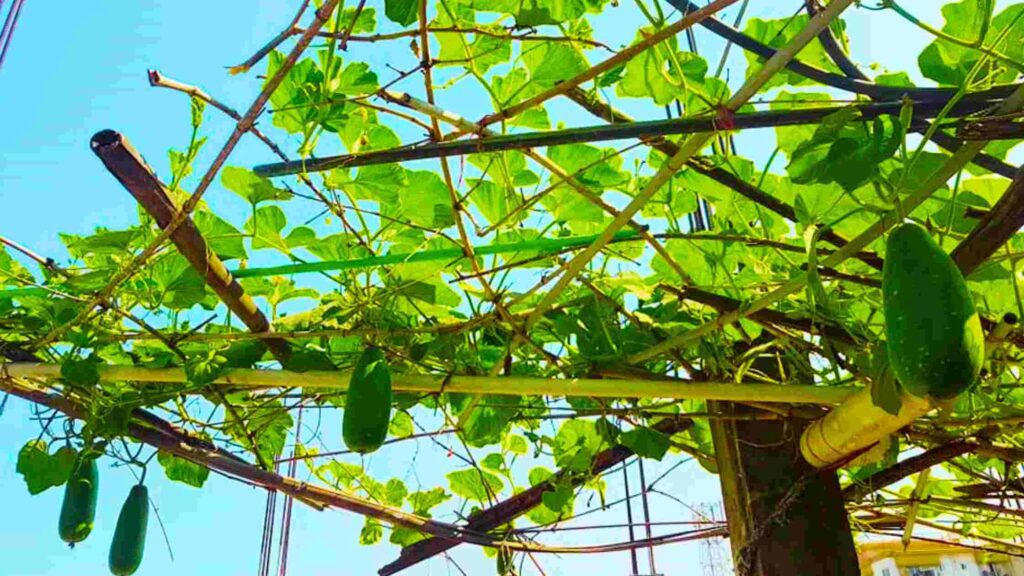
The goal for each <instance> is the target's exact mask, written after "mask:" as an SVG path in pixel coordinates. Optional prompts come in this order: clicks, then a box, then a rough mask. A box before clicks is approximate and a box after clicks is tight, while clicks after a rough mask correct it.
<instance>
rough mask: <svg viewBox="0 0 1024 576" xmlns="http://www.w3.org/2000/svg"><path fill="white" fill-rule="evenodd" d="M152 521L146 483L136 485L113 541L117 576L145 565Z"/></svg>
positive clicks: (112, 563)
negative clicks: (149, 528)
mask: <svg viewBox="0 0 1024 576" xmlns="http://www.w3.org/2000/svg"><path fill="white" fill-rule="evenodd" d="M148 523H149V490H148V489H147V488H146V487H145V486H144V485H142V484H136V485H135V486H132V490H131V492H129V493H128V498H127V499H126V500H125V501H124V505H123V506H121V514H120V515H119V516H118V517H117V527H116V528H115V529H114V540H113V541H112V542H111V544H110V557H109V566H110V573H111V574H114V576H131V575H132V574H134V573H135V571H136V570H138V569H139V566H140V565H141V564H142V555H143V552H145V549H146V525H147V524H148Z"/></svg>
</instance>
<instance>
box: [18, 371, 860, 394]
mask: <svg viewBox="0 0 1024 576" xmlns="http://www.w3.org/2000/svg"><path fill="white" fill-rule="evenodd" d="M98 370H99V373H100V379H101V380H103V381H108V382H110V381H114V382H125V381H128V382H135V383H136V384H137V385H139V386H147V385H149V384H161V383H162V384H173V383H184V382H187V381H188V379H187V378H186V377H185V370H184V369H182V368H149V367H143V366H114V365H109V364H105V365H100V366H99V367H98ZM2 376H7V377H12V378H37V379H38V378H42V379H57V378H60V377H61V375H60V364H42V363H32V362H14V363H10V364H0V377H2ZM348 380H349V372H347V371H332V372H327V371H312V370H311V371H309V372H291V371H288V370H249V369H241V368H238V369H233V370H228V371H226V372H224V373H223V374H221V375H220V376H218V377H217V379H215V380H214V381H213V382H212V384H220V385H226V386H232V387H236V388H249V389H266V388H300V387H301V388H310V389H313V388H319V389H330V390H338V391H341V390H345V389H347V388H348ZM392 385H393V388H394V389H395V391H398V392H419V393H426V394H430V393H441V392H460V393H470V394H497V395H505V396H538V395H540V396H566V397H593V398H623V397H629V398H662V399H668V398H679V399H686V398H693V399H712V400H732V401H736V402H778V403H795V404H839V403H841V402H843V401H844V400H846V399H847V398H849V397H850V396H851V395H853V394H855V393H856V392H857V391H858V390H860V388H857V387H854V386H807V385H802V384H801V385H787V384H763V383H749V384H745V383H736V382H731V381H724V382H695V381H692V380H674V379H664V380H645V379H639V378H624V379H593V378H568V379H554V378H531V377H525V376H459V375H453V376H446V375H444V374H394V375H393V376H392Z"/></svg>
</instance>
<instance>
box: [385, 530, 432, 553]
mask: <svg viewBox="0 0 1024 576" xmlns="http://www.w3.org/2000/svg"><path fill="white" fill-rule="evenodd" d="M429 537H430V536H428V535H427V534H424V533H423V532H420V531H419V530H413V529H412V528H406V527H404V526H396V527H395V528H392V529H391V538H389V539H388V541H389V542H391V543H392V544H397V545H399V546H401V547H403V548H405V547H406V546H412V545H413V544H415V543H417V542H419V541H421V540H426V539H427V538H429Z"/></svg>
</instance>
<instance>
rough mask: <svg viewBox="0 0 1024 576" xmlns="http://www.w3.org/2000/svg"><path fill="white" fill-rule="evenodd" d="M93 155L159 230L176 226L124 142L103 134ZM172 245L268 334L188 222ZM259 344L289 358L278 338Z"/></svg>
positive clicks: (166, 200)
mask: <svg viewBox="0 0 1024 576" xmlns="http://www.w3.org/2000/svg"><path fill="white" fill-rule="evenodd" d="M91 145H92V150H93V152H95V153H96V156H98V157H99V159H100V160H101V161H102V162H103V165H104V166H106V168H107V170H109V171H110V173H111V174H113V176H114V177H115V178H117V180H118V181H119V182H120V183H121V185H122V186H124V187H125V189H127V190H128V192H130V193H131V195H132V196H134V197H135V199H136V200H137V201H138V202H139V204H141V205H142V207H143V208H145V209H146V212H148V213H149V215H150V216H152V217H153V219H154V220H156V223H157V225H158V226H160V228H161V229H167V227H168V226H170V225H171V223H172V221H173V220H174V216H175V214H177V212H178V207H177V206H176V205H175V204H174V201H173V200H171V197H170V195H169V194H168V192H167V189H166V188H165V187H164V185H163V183H161V182H160V180H159V179H158V178H157V177H156V175H155V174H154V173H153V171H152V170H151V169H150V168H149V166H148V165H146V161H145V160H143V159H142V156H141V155H140V154H139V153H138V151H136V150H135V148H134V147H133V146H132V145H131V143H130V142H128V140H127V139H126V138H125V137H124V136H122V135H121V134H120V133H118V132H115V131H113V130H102V131H100V132H97V133H96V134H95V135H94V136H93V137H92V142H91ZM170 237H171V241H172V242H174V245H175V246H176V247H177V248H178V251H179V252H180V253H181V255H182V256H184V257H185V259H186V260H188V262H189V264H191V265H192V267H193V268H194V269H195V270H196V272H198V273H199V275H200V276H202V277H203V280H204V281H205V282H206V284H207V286H209V287H210V288H212V289H213V291H214V292H216V293H217V296H219V297H220V299H221V300H222V301H223V302H224V304H226V305H227V307H228V309H230V310H231V311H232V312H234V313H235V315H236V316H238V318H239V319H240V320H241V321H242V322H243V323H245V325H246V326H247V327H248V328H249V330H251V331H253V332H268V331H270V322H269V321H267V318H266V316H264V315H263V313H262V312H260V310H259V308H257V307H256V303H255V302H253V300H252V298H251V297H249V295H248V294H246V293H245V290H244V289H242V286H241V285H239V284H238V282H237V281H236V280H235V279H234V278H233V277H232V276H231V273H230V272H228V269H227V268H226V267H225V266H224V262H223V261H221V259H220V258H219V257H217V255H216V254H214V253H213V251H212V250H211V249H210V247H209V245H207V243H206V240H204V239H203V236H202V235H201V234H200V233H199V229H198V228H196V226H195V223H193V222H192V219H191V218H190V217H186V218H185V220H184V222H182V224H181V225H180V226H179V227H178V228H177V229H175V230H174V232H172V233H171V236H170ZM263 342H264V343H265V344H266V345H267V348H269V349H270V351H271V353H273V354H274V357H275V358H277V359H278V360H280V361H282V362H283V361H285V360H287V358H288V356H289V351H290V350H289V348H288V343H287V342H286V341H285V340H282V339H279V338H267V339H264V340H263Z"/></svg>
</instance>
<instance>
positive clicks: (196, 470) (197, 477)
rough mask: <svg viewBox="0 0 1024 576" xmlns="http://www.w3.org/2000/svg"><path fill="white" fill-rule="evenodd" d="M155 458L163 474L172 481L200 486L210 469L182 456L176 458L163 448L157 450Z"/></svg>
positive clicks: (207, 476)
mask: <svg viewBox="0 0 1024 576" xmlns="http://www.w3.org/2000/svg"><path fill="white" fill-rule="evenodd" d="M156 460H157V462H159V463H160V466H162V467H163V469H164V475H165V476H167V479H168V480H171V481H174V482H181V483H182V484H188V485H189V486H194V487H196V488H202V487H203V484H205V483H206V479H207V478H209V476H210V470H209V469H208V468H206V467H205V466H200V465H199V464H194V463H192V462H189V461H188V460H185V459H184V458H178V457H177V456H175V455H174V454H171V453H170V452H167V451H165V450H160V451H159V452H157V455H156Z"/></svg>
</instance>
